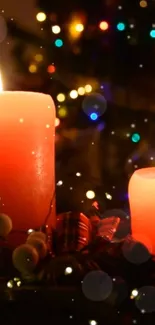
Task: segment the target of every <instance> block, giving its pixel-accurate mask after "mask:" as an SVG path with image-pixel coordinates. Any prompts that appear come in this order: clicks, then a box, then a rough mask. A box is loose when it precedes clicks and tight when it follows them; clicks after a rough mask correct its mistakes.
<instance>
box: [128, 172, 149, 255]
mask: <svg viewBox="0 0 155 325" xmlns="http://www.w3.org/2000/svg"><path fill="white" fill-rule="evenodd" d="M129 202H130V210H131V229H132V236H133V238H134V239H135V240H137V241H140V242H141V243H142V244H144V245H145V246H146V247H147V248H148V250H149V251H150V253H151V254H155V168H154V167H151V168H143V169H139V170H136V171H135V172H134V173H133V175H132V176H131V179H130V181H129Z"/></svg>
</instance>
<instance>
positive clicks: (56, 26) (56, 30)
mask: <svg viewBox="0 0 155 325" xmlns="http://www.w3.org/2000/svg"><path fill="white" fill-rule="evenodd" d="M52 32H53V34H59V33H60V32H61V28H60V26H58V25H55V26H52Z"/></svg>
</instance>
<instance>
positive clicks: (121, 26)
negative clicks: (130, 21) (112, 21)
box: [117, 22, 125, 32]
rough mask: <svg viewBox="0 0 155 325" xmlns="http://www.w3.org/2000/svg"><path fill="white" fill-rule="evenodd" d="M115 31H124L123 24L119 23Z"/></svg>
mask: <svg viewBox="0 0 155 325" xmlns="http://www.w3.org/2000/svg"><path fill="white" fill-rule="evenodd" d="M117 29H118V30H119V31H120V32H121V31H123V30H125V24H124V23H122V22H120V23H118V24H117Z"/></svg>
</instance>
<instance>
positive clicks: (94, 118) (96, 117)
mask: <svg viewBox="0 0 155 325" xmlns="http://www.w3.org/2000/svg"><path fill="white" fill-rule="evenodd" d="M90 118H91V120H92V121H96V120H97V119H98V115H97V114H96V113H92V114H91V115H90Z"/></svg>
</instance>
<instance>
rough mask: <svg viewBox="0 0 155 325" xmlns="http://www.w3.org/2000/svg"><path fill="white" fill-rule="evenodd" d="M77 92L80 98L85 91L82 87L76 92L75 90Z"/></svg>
mask: <svg viewBox="0 0 155 325" xmlns="http://www.w3.org/2000/svg"><path fill="white" fill-rule="evenodd" d="M77 92H78V94H79V95H80V96H83V95H84V94H85V89H84V87H79V88H78V90H77Z"/></svg>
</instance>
